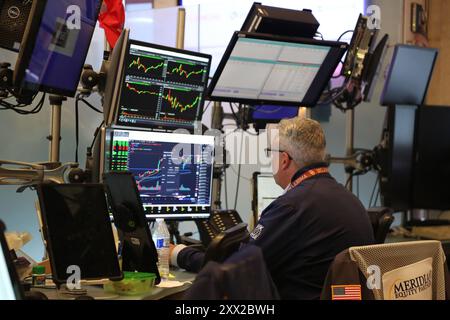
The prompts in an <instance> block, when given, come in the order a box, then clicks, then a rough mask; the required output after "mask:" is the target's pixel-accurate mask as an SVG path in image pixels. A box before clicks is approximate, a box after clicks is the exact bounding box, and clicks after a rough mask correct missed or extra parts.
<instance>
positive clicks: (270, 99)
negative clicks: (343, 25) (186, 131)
mask: <svg viewBox="0 0 450 320" xmlns="http://www.w3.org/2000/svg"><path fill="white" fill-rule="evenodd" d="M347 47H348V45H347V44H346V43H341V42H330V41H320V40H313V39H304V38H293V37H281V36H274V35H267V34H258V33H247V32H235V33H234V35H233V37H232V39H231V41H230V43H229V45H228V47H227V49H226V51H225V54H224V55H223V57H222V60H221V62H220V64H219V67H218V68H217V71H216V73H215V74H214V77H213V79H212V81H211V83H210V85H209V88H208V96H209V99H210V100H214V101H230V102H241V103H245V104H252V105H263V104H272V105H290V106H305V107H314V106H315V105H316V103H317V101H318V100H319V98H320V95H321V94H322V91H323V90H324V89H325V87H326V85H327V83H328V82H329V81H330V78H331V76H332V74H333V72H334V71H335V70H336V67H337V65H338V64H339V62H340V60H341V58H342V56H343V55H344V53H345V51H346V50H347Z"/></svg>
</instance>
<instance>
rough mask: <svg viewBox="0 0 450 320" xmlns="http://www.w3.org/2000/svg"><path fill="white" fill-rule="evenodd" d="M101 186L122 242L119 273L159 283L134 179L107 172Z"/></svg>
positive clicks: (154, 249)
mask: <svg viewBox="0 0 450 320" xmlns="http://www.w3.org/2000/svg"><path fill="white" fill-rule="evenodd" d="M103 183H104V184H105V186H106V190H107V196H108V204H109V206H110V209H111V212H112V215H113V220H114V225H115V226H116V228H117V230H118V234H119V238H120V242H121V248H122V250H121V253H122V270H123V271H131V272H134V271H138V272H150V273H154V274H155V275H156V277H157V281H156V282H157V283H159V281H161V277H160V275H159V272H158V267H157V262H158V253H157V252H156V248H155V245H154V243H153V240H152V235H151V233H150V228H149V226H148V223H147V221H146V219H145V213H144V209H143V207H142V202H141V198H140V196H139V192H138V190H137V187H136V181H135V180H134V177H133V175H132V174H131V173H128V172H109V173H106V174H104V176H103Z"/></svg>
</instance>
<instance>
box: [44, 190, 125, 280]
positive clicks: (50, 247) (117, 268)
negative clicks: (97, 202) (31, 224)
mask: <svg viewBox="0 0 450 320" xmlns="http://www.w3.org/2000/svg"><path fill="white" fill-rule="evenodd" d="M80 186H81V187H83V188H86V189H88V188H93V189H97V190H98V188H101V189H102V190H103V194H104V196H105V198H104V203H103V204H102V205H104V212H103V214H106V217H105V223H106V226H107V227H106V228H107V229H108V230H110V231H111V234H110V236H111V238H110V245H111V247H110V248H108V250H111V253H112V252H114V254H115V259H112V260H114V263H117V265H115V266H113V267H112V268H114V271H115V272H117V273H116V274H110V275H98V276H95V277H85V276H83V272H82V273H81V280H98V279H104V278H109V279H110V280H121V279H123V274H122V271H121V270H120V266H119V260H118V258H117V253H116V248H115V245H114V237H113V231H112V227H111V223H110V217H109V213H108V207H107V201H106V194H105V189H104V186H103V185H102V184H59V185H53V186H52V187H56V188H71V187H73V188H76V187H80ZM46 187H47V185H45V184H38V185H37V186H36V190H37V193H38V199H39V204H40V213H41V219H42V226H43V228H42V229H43V234H44V238H45V240H46V249H47V252H48V254H49V258H50V264H51V267H52V277H53V281H54V282H55V283H56V284H57V285H61V284H63V283H65V282H66V280H67V278H68V277H69V275H68V274H58V270H59V269H58V267H57V265H56V261H55V257H56V256H55V254H61V252H58V253H56V252H55V250H54V248H53V241H52V239H51V236H50V234H51V230H50V228H55V226H52V227H50V226H49V223H48V222H49V221H48V219H47V209H46V208H45V206H44V205H43V204H44V203H45V201H46V200H45V197H44V192H45V191H44V188H46ZM52 230H54V229H52ZM105 250H107V249H106V248H105ZM81 271H82V270H81Z"/></svg>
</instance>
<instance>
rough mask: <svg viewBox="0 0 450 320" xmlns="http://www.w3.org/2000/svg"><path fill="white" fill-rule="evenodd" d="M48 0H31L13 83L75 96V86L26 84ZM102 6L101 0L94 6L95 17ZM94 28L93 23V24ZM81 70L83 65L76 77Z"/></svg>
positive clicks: (17, 85) (24, 87) (28, 89)
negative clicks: (28, 68)
mask: <svg viewBox="0 0 450 320" xmlns="http://www.w3.org/2000/svg"><path fill="white" fill-rule="evenodd" d="M47 3H48V0H33V4H32V7H31V11H30V15H29V17H28V22H27V27H26V29H25V32H24V35H23V38H22V43H21V46H20V51H19V56H18V58H17V62H16V66H15V69H14V85H15V86H16V87H20V88H23V90H25V91H30V92H35V91H42V92H47V93H51V94H58V95H63V96H67V97H73V96H75V93H76V91H77V88H76V87H75V88H74V89H73V90H66V89H63V88H54V87H49V86H46V85H43V84H39V85H38V86H37V87H36V85H37V84H32V85H31V88H33V89H31V88H30V87H29V86H28V85H27V84H28V82H26V81H25V72H26V69H27V67H28V62H29V61H30V59H31V57H32V55H33V51H34V47H35V44H36V40H37V36H38V33H39V30H40V28H39V27H40V26H41V22H42V18H43V16H44V13H45V9H46V7H47ZM101 6H102V1H99V3H98V6H97V8H96V13H95V19H97V18H98V15H99V13H100V8H101ZM94 28H95V25H94ZM93 35H94V31H93V32H92V34H91V35H90V37H89V42H91V40H92V37H93ZM88 50H89V48H87V49H86V52H85V53H84V57H83V61H84V60H85V59H86V56H87V54H88ZM82 71H83V65H81V66H80V70H79V72H78V77H77V78H78V79H79V78H80V76H81V72H82ZM61 76H62V77H63V76H64V72H63V71H61Z"/></svg>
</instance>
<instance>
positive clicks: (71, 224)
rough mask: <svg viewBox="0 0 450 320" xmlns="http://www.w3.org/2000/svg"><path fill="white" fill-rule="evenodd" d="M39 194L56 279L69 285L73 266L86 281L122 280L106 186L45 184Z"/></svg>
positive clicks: (40, 188)
mask: <svg viewBox="0 0 450 320" xmlns="http://www.w3.org/2000/svg"><path fill="white" fill-rule="evenodd" d="M37 191H38V196H39V204H40V209H41V215H42V222H43V230H44V238H45V239H46V242H47V250H48V253H49V257H50V263H51V267H52V275H53V280H54V281H55V282H56V283H65V282H66V280H67V278H68V277H69V276H71V275H72V273H70V272H69V273H68V268H69V267H70V266H78V267H79V270H80V278H81V279H82V280H90V279H106V278H109V279H113V280H116V279H121V278H122V272H121V270H120V267H119V261H118V258H117V252H116V247H115V243H114V236H113V232H112V227H111V221H110V217H109V211H108V206H107V202H106V195H105V189H104V186H103V185H102V184H41V185H38V187H37ZM72 268H73V267H72ZM69 270H70V269H69Z"/></svg>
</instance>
